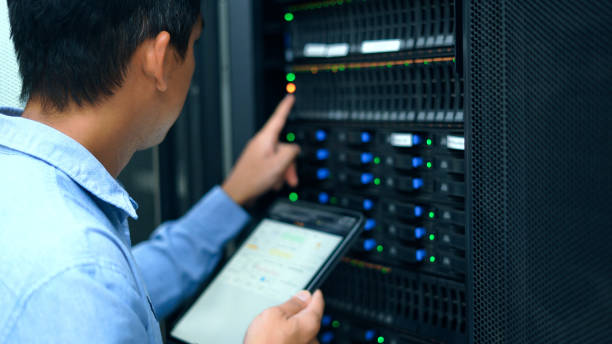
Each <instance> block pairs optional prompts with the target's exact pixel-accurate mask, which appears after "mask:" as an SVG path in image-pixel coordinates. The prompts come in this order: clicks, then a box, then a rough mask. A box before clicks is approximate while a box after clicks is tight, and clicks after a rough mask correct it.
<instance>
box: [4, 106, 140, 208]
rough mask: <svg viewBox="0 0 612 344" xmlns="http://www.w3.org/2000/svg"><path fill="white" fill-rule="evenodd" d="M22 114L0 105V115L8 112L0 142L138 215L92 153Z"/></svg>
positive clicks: (113, 179)
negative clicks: (23, 116) (40, 161)
mask: <svg viewBox="0 0 612 344" xmlns="http://www.w3.org/2000/svg"><path fill="white" fill-rule="evenodd" d="M21 113H22V111H21V110H16V109H7V108H0V114H7V115H8V116H5V115H0V145H2V146H5V147H8V148H10V149H13V150H16V151H19V152H22V153H25V154H28V155H30V156H32V157H35V158H37V159H39V160H42V161H44V162H46V163H47V164H49V165H51V166H54V167H56V168H57V169H59V170H61V171H62V172H64V173H66V174H67V175H68V176H69V177H70V178H71V179H72V180H73V181H75V182H76V183H77V184H79V185H80V186H81V187H83V188H84V189H86V190H87V191H89V192H90V193H91V194H93V195H94V196H96V197H98V198H99V199H101V200H102V201H104V202H106V203H109V204H111V205H113V206H115V207H117V208H119V209H120V210H123V211H124V212H125V213H126V214H127V215H129V216H130V217H132V218H134V219H137V218H138V215H137V214H136V209H137V208H138V204H137V203H136V202H135V201H134V200H133V199H132V198H131V197H130V196H129V195H128V193H127V191H125V189H124V188H123V187H122V186H121V185H120V184H119V182H118V181H117V180H115V178H113V176H111V175H110V173H108V171H107V170H106V169H105V168H104V166H103V165H102V164H101V163H100V162H99V161H98V160H97V159H96V158H95V157H94V156H93V154H91V153H90V152H89V151H88V150H87V149H86V148H85V147H83V146H82V145H81V144H80V143H78V142H77V141H75V140H74V139H72V138H70V137H69V136H67V135H65V134H64V133H62V132H60V131H58V130H56V129H54V128H51V127H49V126H47V125H44V124H42V123H39V122H36V121H32V120H29V119H26V118H22V117H19V116H21ZM9 116H12V117H9Z"/></svg>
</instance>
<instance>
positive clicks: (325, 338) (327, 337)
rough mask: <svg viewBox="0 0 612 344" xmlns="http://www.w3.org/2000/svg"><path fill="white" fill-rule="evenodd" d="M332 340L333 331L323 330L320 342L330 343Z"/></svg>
mask: <svg viewBox="0 0 612 344" xmlns="http://www.w3.org/2000/svg"><path fill="white" fill-rule="evenodd" d="M333 340H334V333H333V332H325V333H323V334H322V335H321V343H325V344H327V343H331V342H332V341H333Z"/></svg>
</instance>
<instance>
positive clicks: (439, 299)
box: [323, 260, 466, 340]
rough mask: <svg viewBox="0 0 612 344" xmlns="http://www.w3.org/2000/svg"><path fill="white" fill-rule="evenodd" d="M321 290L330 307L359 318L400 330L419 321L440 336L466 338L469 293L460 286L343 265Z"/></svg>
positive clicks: (353, 262)
mask: <svg viewBox="0 0 612 344" xmlns="http://www.w3.org/2000/svg"><path fill="white" fill-rule="evenodd" d="M372 290H376V292H375V293H373V292H371V291H372ZM323 291H324V293H325V300H326V304H327V305H328V306H329V307H332V308H335V309H338V310H340V311H344V312H350V313H351V314H354V315H355V316H357V317H358V318H361V319H365V320H368V321H372V322H377V323H381V324H385V325H391V326H402V327H403V326H405V324H407V323H409V322H415V321H416V322H420V323H421V324H422V326H424V327H427V326H431V327H435V328H436V331H440V333H442V332H443V331H449V333H453V334H454V335H455V337H454V339H455V340H457V339H460V338H463V333H465V326H466V314H465V312H466V300H465V288H464V286H463V285H462V284H460V283H455V282H453V281H449V280H444V279H437V278H434V277H426V276H423V275H420V276H419V275H418V274H416V273H412V272H408V271H405V270H399V269H393V270H390V271H389V272H386V270H384V269H383V270H382V272H381V269H379V268H377V267H376V266H372V264H368V263H364V262H361V261H358V260H350V261H345V262H343V263H342V264H340V266H339V267H338V268H337V269H336V270H335V271H334V273H333V274H332V275H331V277H330V278H329V280H328V281H327V282H326V283H325V285H324V287H323Z"/></svg>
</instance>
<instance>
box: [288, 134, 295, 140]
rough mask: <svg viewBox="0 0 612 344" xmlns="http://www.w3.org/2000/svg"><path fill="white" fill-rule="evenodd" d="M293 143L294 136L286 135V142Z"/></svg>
mask: <svg viewBox="0 0 612 344" xmlns="http://www.w3.org/2000/svg"><path fill="white" fill-rule="evenodd" d="M293 141H295V134H294V133H287V142H293Z"/></svg>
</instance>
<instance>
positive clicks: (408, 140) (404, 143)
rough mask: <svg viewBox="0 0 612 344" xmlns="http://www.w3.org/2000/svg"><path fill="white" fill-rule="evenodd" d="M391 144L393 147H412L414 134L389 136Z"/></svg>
mask: <svg viewBox="0 0 612 344" xmlns="http://www.w3.org/2000/svg"><path fill="white" fill-rule="evenodd" d="M389 143H390V144H391V146H393V147H412V146H413V142H412V134H405V133H393V134H391V135H390V136H389Z"/></svg>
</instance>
